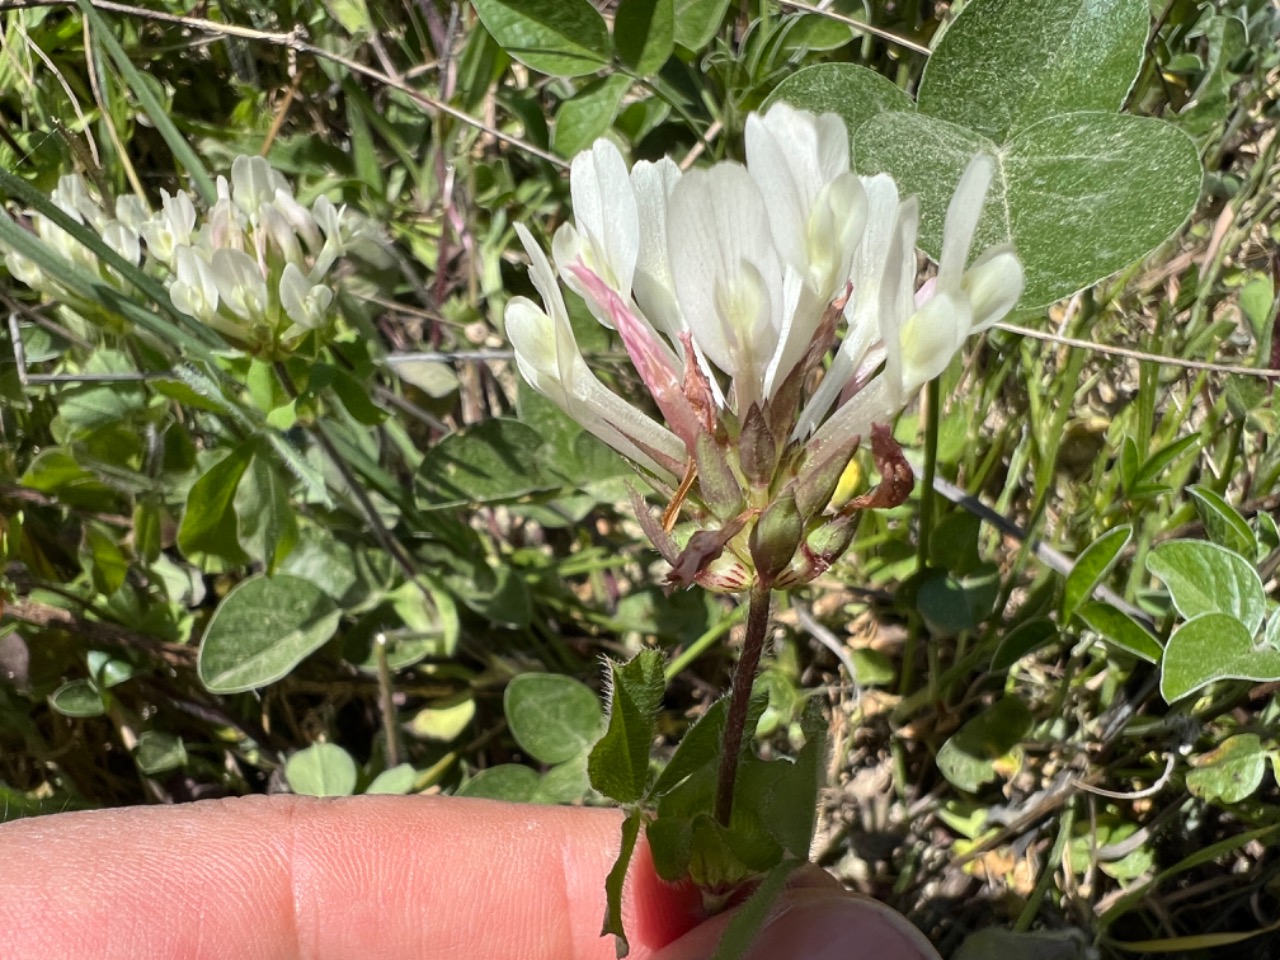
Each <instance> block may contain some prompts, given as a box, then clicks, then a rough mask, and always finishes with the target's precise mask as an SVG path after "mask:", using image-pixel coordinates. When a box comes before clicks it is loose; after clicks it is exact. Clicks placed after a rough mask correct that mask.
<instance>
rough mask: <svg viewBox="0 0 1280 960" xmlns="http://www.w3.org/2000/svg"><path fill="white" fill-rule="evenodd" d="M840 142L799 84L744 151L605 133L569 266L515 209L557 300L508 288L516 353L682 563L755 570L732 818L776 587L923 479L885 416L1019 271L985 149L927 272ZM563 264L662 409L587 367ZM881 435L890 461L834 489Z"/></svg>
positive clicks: (590, 169)
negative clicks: (658, 504) (849, 489)
mask: <svg viewBox="0 0 1280 960" xmlns="http://www.w3.org/2000/svg"><path fill="white" fill-rule="evenodd" d="M848 142H849V141H848V134H847V131H846V129H845V125H844V123H843V121H842V120H840V118H839V117H837V116H835V115H833V114H823V115H822V116H814V115H813V114H811V113H808V112H805V111H803V110H798V109H795V108H793V107H791V106H789V105H788V104H785V103H779V104H777V105H775V106H774V107H772V109H770V110H769V111H768V113H765V114H752V115H750V116H749V117H748V118H747V122H746V164H745V165H742V164H738V163H734V162H721V163H717V164H715V165H714V166H711V167H709V168H706V169H695V170H692V171H689V172H686V173H682V172H681V171H680V169H679V168H678V167H677V166H676V164H675V163H674V162H672V161H671V160H670V159H669V158H667V159H663V160H660V161H658V162H656V163H651V162H647V161H638V162H636V163H635V164H634V165H632V166H631V167H630V169H628V167H627V164H626V162H625V161H624V160H623V157H622V155H621V153H620V152H619V151H618V149H617V148H616V147H615V146H614V145H613V143H612V142H611V141H609V140H606V139H601V140H598V141H596V143H595V144H594V145H593V146H592V147H591V149H590V150H588V151H586V152H584V153H582V154H579V155H578V156H577V157H576V158H574V160H573V162H572V165H571V169H570V190H571V194H572V200H573V208H574V217H575V219H574V221H573V222H572V223H565V224H564V225H562V226H561V227H560V228H559V230H557V231H556V234H555V236H554V238H553V242H552V255H553V258H554V262H555V266H554V268H553V267H552V263H551V260H549V259H548V258H547V256H546V254H545V253H544V252H543V251H542V250H541V248H540V247H539V246H538V245H537V244H536V243H535V241H534V240H533V238H532V236H531V235H530V233H529V231H528V230H527V229H526V228H525V227H524V226H523V225H520V224H517V226H516V230H517V233H518V234H519V236H520V240H521V242H522V243H523V245H524V247H525V250H526V252H527V253H528V256H529V260H530V275H531V278H532V280H533V284H534V286H535V288H536V289H537V291H538V293H539V295H540V296H541V299H542V304H541V305H539V304H537V303H535V302H533V301H532V300H529V299H528V298H525V297H515V298H513V299H512V300H511V301H510V303H509V304H508V306H507V309H506V316H505V319H506V327H507V334H508V336H509V338H510V340H511V343H512V345H513V347H514V348H515V355H516V362H517V365H518V367H519V369H520V372H521V374H522V375H523V377H524V378H525V379H526V380H527V381H528V382H529V384H530V385H531V386H532V387H533V388H534V389H535V390H537V391H538V392H539V393H541V394H543V395H544V396H546V397H548V398H549V399H551V400H552V401H553V402H555V403H556V404H557V405H558V406H559V407H560V408H561V409H562V410H564V411H565V412H566V413H567V414H568V415H569V416H570V417H572V418H573V419H575V420H576V421H578V422H579V423H580V424H581V425H582V426H583V427H584V428H586V429H587V430H589V431H590V432H591V433H593V434H594V435H595V436H597V437H598V438H599V439H601V440H603V441H604V442H605V443H607V444H608V445H609V446H611V447H612V448H613V449H614V450H616V451H617V452H618V453H620V454H622V455H623V456H624V457H626V458H627V459H628V460H630V461H631V462H632V463H633V464H634V465H635V467H636V468H637V469H638V470H639V471H640V472H641V473H642V474H643V475H644V476H645V477H647V479H648V480H649V481H650V482H651V483H652V484H653V485H654V486H655V487H657V488H658V489H660V490H663V491H665V492H666V493H667V495H668V497H669V506H668V507H667V509H666V510H665V512H664V513H663V515H662V517H660V518H659V517H655V516H654V515H653V514H651V513H650V511H649V508H648V506H647V505H646V504H645V502H644V500H643V499H642V497H641V496H640V495H639V494H636V493H633V497H632V498H633V505H634V507H635V510H636V515H637V517H638V519H639V521H640V523H641V525H642V526H643V527H644V530H645V533H646V535H647V536H648V537H649V539H650V540H651V541H652V543H653V545H654V546H655V547H656V548H657V550H658V552H659V553H660V554H661V555H662V557H663V558H664V559H666V560H667V561H668V563H669V564H670V568H671V569H670V572H669V573H668V575H667V582H668V584H670V585H674V586H689V585H692V584H697V585H699V586H702V587H704V588H706V589H709V590H714V591H720V592H729V593H740V592H749V593H750V604H751V606H750V612H749V617H748V631H747V640H746V644H745V646H744V649H743V653H742V656H741V658H740V660H739V664H738V668H737V671H736V673H735V678H734V683H733V688H732V692H731V701H730V710H729V718H728V722H727V724H726V731H725V739H724V752H723V754H722V757H721V778H720V788H719V791H718V794H717V800H716V816H717V819H718V820H720V822H722V823H725V824H727V823H728V821H729V815H730V812H731V808H732V790H733V780H734V771H735V768H736V763H737V758H738V754H739V751H740V749H741V740H742V726H743V722H744V720H745V715H746V703H747V699H748V696H749V693H750V688H751V682H752V680H753V678H754V675H755V671H756V667H757V665H758V662H759V656H760V651H761V649H762V647H763V642H764V637H765V633H766V627H767V623H768V610H769V602H770V598H771V595H772V591H773V590H775V589H782V590H785V589H790V588H794V587H798V586H800V585H802V584H805V583H808V582H810V581H811V580H813V579H814V578H815V577H817V576H819V575H820V574H821V573H823V572H824V571H825V570H826V569H828V567H830V565H831V564H832V563H833V562H835V560H836V559H837V558H838V557H839V556H840V555H841V554H842V553H843V552H844V551H845V550H846V549H847V548H848V546H849V543H850V542H851V540H852V537H853V532H854V527H855V523H856V519H857V515H858V512H859V511H860V510H863V509H867V508H883V507H889V506H894V505H896V504H899V503H902V502H903V501H904V500H905V499H906V497H907V496H908V495H909V493H910V491H911V488H912V485H913V482H914V479H913V477H912V474H911V471H910V468H909V467H908V466H907V464H906V461H905V459H904V458H903V456H902V451H901V449H900V448H899V447H898V445H897V444H896V443H895V442H894V440H893V438H892V435H891V433H890V430H889V423H890V421H891V420H892V419H893V418H894V417H895V416H896V415H897V413H898V412H899V411H900V410H901V409H902V408H903V407H904V406H905V405H906V404H907V403H908V402H910V400H911V399H912V398H913V397H914V395H915V393H916V392H917V391H918V390H919V388H920V387H921V386H922V385H923V384H924V383H926V382H928V381H929V380H931V379H933V378H934V377H937V376H938V375H939V374H940V373H942V371H943V370H944V369H945V368H946V367H947V365H948V363H949V362H950V361H951V358H952V357H953V356H954V355H955V353H956V352H957V351H958V350H959V349H960V348H961V347H962V345H963V344H964V342H965V340H966V338H967V337H968V336H969V335H970V334H971V333H975V332H978V331H981V330H984V329H986V328H987V327H989V326H990V325H991V324H993V323H995V322H997V321H998V320H1000V319H1001V318H1002V317H1003V316H1005V315H1006V314H1007V313H1008V312H1009V310H1011V309H1012V307H1013V305H1014V304H1015V303H1016V301H1017V299H1018V297H1019V295H1020V294H1021V292H1022V284H1023V275H1022V268H1021V265H1020V264H1019V261H1018V259H1017V257H1016V256H1015V255H1014V252H1013V250H1012V249H1011V248H1010V247H1009V246H1008V245H1000V246H996V247H992V248H990V249H988V250H985V251H983V252H982V253H981V254H980V255H979V256H977V257H976V258H975V259H973V260H972V261H971V260H970V246H971V245H972V239H973V234H974V232H975V230H976V228H977V224H978V220H979V217H980V214H981V212H982V206H983V202H984V200H985V196H986V192H987V188H988V186H989V184H990V180H991V176H992V162H991V160H990V158H988V157H986V156H982V155H979V156H976V157H974V158H973V160H972V162H971V163H970V164H969V166H968V169H966V170H965V172H964V174H963V176H962V177H961V179H960V182H959V185H958V186H957V188H956V191H955V195H954V197H953V199H952V200H951V203H950V206H949V209H948V211H947V217H946V224H945V231H944V239H943V246H942V253H941V257H940V261H939V264H938V270H937V274H936V276H935V277H933V278H932V279H931V280H929V281H928V282H926V283H923V284H919V283H918V282H917V266H916V265H917V260H916V249H915V244H916V231H917V222H918V209H917V203H916V200H915V198H905V199H904V198H902V197H900V196H899V194H898V189H897V186H896V184H895V183H894V181H893V180H892V179H891V178H890V177H888V176H886V175H877V176H872V177H860V176H858V175H857V174H855V173H854V172H853V171H852V170H850V168H849V148H848ZM560 284H563V285H564V286H565V287H567V288H568V289H569V290H571V291H573V292H574V293H576V294H578V295H579V296H581V297H582V298H583V299H584V300H585V302H586V305H587V307H588V308H589V309H590V311H591V313H592V315H593V316H594V317H595V318H596V320H598V321H599V322H600V323H602V324H603V325H605V326H606V327H608V328H610V329H612V330H615V331H616V332H617V334H618V336H619V338H620V339H621V341H622V343H623V345H624V347H625V348H626V351H627V353H628V355H629V356H630V358H631V360H632V362H633V364H634V366H635V369H636V372H637V374H638V375H639V377H640V379H641V381H642V382H643V383H644V385H645V387H646V388H647V389H648V392H649V394H650V397H651V399H652V401H653V407H654V408H656V409H657V411H658V412H659V413H660V415H661V419H660V420H659V419H655V418H654V417H652V416H650V414H649V413H648V412H646V411H645V410H642V409H641V408H640V407H639V406H637V405H635V404H633V403H631V402H630V401H628V400H627V399H624V398H623V397H621V396H619V395H618V394H616V393H614V392H613V391H611V390H609V389H608V388H607V387H606V386H605V385H604V384H603V383H602V382H601V381H600V379H599V378H598V377H597V376H596V375H595V374H594V373H593V372H592V371H591V369H590V368H589V366H588V365H587V362H586V360H585V359H584V357H583V356H582V353H581V351H580V350H579V348H578V345H577V342H576V340H575V338H574V334H573V330H572V327H571V326H570V324H569V314H568V310H567V308H566V305H565V300H564V296H563V293H562V291H561V289H560ZM866 438H869V441H870V446H871V453H872V455H873V457H874V459H875V461H876V463H877V466H878V469H879V471H880V473H881V482H880V483H879V485H878V486H877V487H875V488H874V489H872V490H871V491H869V492H868V493H865V494H863V495H861V496H858V497H853V498H849V499H845V500H844V502H840V501H839V500H838V499H835V495H836V493H837V488H838V485H839V483H840V480H841V477H842V476H843V475H844V473H845V471H846V469H847V467H848V466H849V464H850V462H851V460H852V458H853V456H854V455H855V453H856V452H857V450H858V448H859V446H860V444H861V443H862V441H863V439H866Z"/></svg>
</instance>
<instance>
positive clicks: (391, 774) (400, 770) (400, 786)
mask: <svg viewBox="0 0 1280 960" xmlns="http://www.w3.org/2000/svg"><path fill="white" fill-rule="evenodd" d="M417 779H418V771H417V770H415V769H413V764H410V763H401V764H398V765H397V766H394V767H391V768H390V769H388V770H383V771H382V772H381V773H380V774H378V775H377V776H376V777H374V778H373V783H371V784H369V786H368V788H367V789H366V790H365V793H366V794H392V795H395V796H404V795H405V794H406V793H409V792H410V791H412V790H413V784H414V782H415V781H416V780H417Z"/></svg>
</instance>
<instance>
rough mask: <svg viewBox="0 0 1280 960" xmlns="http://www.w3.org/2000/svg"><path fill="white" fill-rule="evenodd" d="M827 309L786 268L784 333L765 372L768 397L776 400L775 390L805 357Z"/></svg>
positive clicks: (766, 394)
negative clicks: (774, 397)
mask: <svg viewBox="0 0 1280 960" xmlns="http://www.w3.org/2000/svg"><path fill="white" fill-rule="evenodd" d="M826 307H827V303H826V301H825V300H820V299H819V298H818V297H817V296H816V295H815V294H814V292H813V290H812V289H811V288H810V286H809V284H808V283H807V282H805V280H804V278H803V277H801V276H800V274H798V273H796V271H794V270H792V269H791V268H790V267H787V268H785V271H784V273H783V279H782V329H781V330H779V331H778V343H777V346H776V347H775V348H774V351H773V356H772V357H770V358H769V364H768V366H767V367H766V368H765V377H764V393H765V396H766V397H772V396H773V392H774V390H776V389H777V388H778V387H779V386H780V385H781V383H782V381H783V380H785V379H786V378H787V374H789V373H790V372H791V371H792V370H793V369H795V365H796V364H797V363H799V362H800V360H801V359H802V358H803V357H804V354H805V351H806V350H808V349H809V342H810V341H811V340H812V339H813V334H814V331H815V330H816V329H817V327H818V324H819V323H820V322H821V321H822V312H823V311H824V310H825V309H826Z"/></svg>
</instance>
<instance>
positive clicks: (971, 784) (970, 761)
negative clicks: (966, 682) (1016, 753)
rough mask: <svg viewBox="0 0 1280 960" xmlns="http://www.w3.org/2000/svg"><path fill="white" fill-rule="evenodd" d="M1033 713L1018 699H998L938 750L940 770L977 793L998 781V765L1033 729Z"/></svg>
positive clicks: (953, 780)
mask: <svg viewBox="0 0 1280 960" xmlns="http://www.w3.org/2000/svg"><path fill="white" fill-rule="evenodd" d="M1031 720H1032V718H1031V711H1030V710H1028V709H1027V707H1026V705H1025V704H1024V703H1023V702H1022V701H1021V700H1019V699H1018V698H1016V697H1004V698H1003V699H1001V700H997V701H996V703H995V704H993V705H992V706H991V708H990V709H988V710H984V711H983V712H982V713H980V714H978V715H977V716H976V717H974V718H973V719H972V720H969V721H968V722H967V723H966V724H965V725H964V726H963V727H961V728H960V729H959V730H958V731H957V732H956V733H955V734H954V735H953V736H952V737H951V738H950V739H949V740H947V742H946V743H944V744H943V745H942V749H941V750H939V751H938V759H937V763H938V769H939V770H940V771H941V772H942V775H943V776H944V777H946V778H947V780H949V781H950V782H951V783H952V784H954V785H955V786H957V787H959V788H960V789H961V790H967V791H969V792H970V793H977V792H978V790H979V789H981V787H982V785H983V784H986V783H990V782H991V781H993V780H995V779H996V771H995V762H996V761H997V760H1000V759H1001V758H1003V757H1005V756H1008V754H1009V753H1010V752H1011V751H1012V750H1013V749H1014V748H1015V747H1016V746H1017V745H1018V743H1019V742H1020V741H1021V740H1022V738H1023V737H1024V736H1026V735H1027V733H1028V731H1030V729H1031Z"/></svg>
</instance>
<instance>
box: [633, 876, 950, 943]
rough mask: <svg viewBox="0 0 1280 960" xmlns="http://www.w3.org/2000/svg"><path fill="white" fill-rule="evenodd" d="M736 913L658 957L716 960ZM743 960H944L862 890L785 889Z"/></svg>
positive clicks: (906, 923)
mask: <svg viewBox="0 0 1280 960" xmlns="http://www.w3.org/2000/svg"><path fill="white" fill-rule="evenodd" d="M731 917H732V913H728V914H724V915H722V916H719V917H716V918H714V919H712V920H710V921H708V922H706V923H704V924H702V925H701V926H699V927H697V928H696V929H694V930H691V931H689V933H687V934H685V935H684V936H683V937H681V938H680V939H679V940H677V941H676V942H675V943H672V944H671V945H670V946H668V947H667V948H666V949H665V950H663V951H662V952H661V953H659V954H658V955H657V956H655V957H654V960H711V958H712V957H713V956H715V952H716V945H717V944H718V943H719V941H720V937H721V935H722V934H723V933H724V928H725V925H726V924H727V923H728V922H729V919H730V918H731ZM742 960H941V957H940V955H939V954H938V952H937V951H936V950H935V949H934V948H933V947H932V946H930V944H929V941H928V940H926V939H925V936H924V934H922V933H921V932H920V931H919V930H917V929H916V928H915V927H914V926H913V925H912V924H911V923H910V921H908V920H907V919H906V918H905V917H903V916H902V915H901V914H900V913H898V912H897V911H896V910H893V909H892V908H891V907H888V906H886V905H885V904H883V903H880V902H879V901H878V900H872V899H870V898H868V897H863V896H860V895H858V894H852V893H847V892H844V891H838V890H830V889H817V888H800V889H791V890H787V891H785V892H784V893H783V894H782V895H781V896H780V897H779V898H778V902H777V904H776V905H775V906H774V909H773V911H772V913H771V915H770V917H769V919H768V920H767V921H766V922H765V926H764V929H763V930H761V931H760V935H759V937H757V939H756V942H755V944H754V945H753V946H752V947H751V949H750V950H748V951H747V953H746V955H745V956H744V957H743V958H742Z"/></svg>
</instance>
